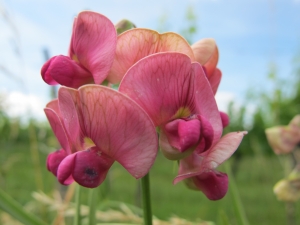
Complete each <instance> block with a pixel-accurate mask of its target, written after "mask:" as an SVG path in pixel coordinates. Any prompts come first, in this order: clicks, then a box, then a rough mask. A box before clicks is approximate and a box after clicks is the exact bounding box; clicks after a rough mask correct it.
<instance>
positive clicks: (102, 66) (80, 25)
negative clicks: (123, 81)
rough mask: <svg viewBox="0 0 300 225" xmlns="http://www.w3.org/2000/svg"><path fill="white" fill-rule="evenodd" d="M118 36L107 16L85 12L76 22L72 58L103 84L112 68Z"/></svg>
mask: <svg viewBox="0 0 300 225" xmlns="http://www.w3.org/2000/svg"><path fill="white" fill-rule="evenodd" d="M116 40H117V34H116V30H115V27H114V25H113V24H112V22H111V21H110V20H109V19H108V18H106V17H105V16H103V15H101V14H99V13H95V12H90V11H83V12H81V13H79V14H78V17H77V18H76V19H75V21H74V26H73V34H72V39H71V46H70V50H69V53H70V57H71V58H72V59H73V60H75V61H78V62H79V63H80V64H81V65H83V66H84V67H85V68H86V69H87V70H88V71H90V72H91V74H92V75H93V77H94V81H95V83H96V84H100V83H102V82H103V81H104V80H105V79H106V77H107V75H108V73H109V70H110V68H111V66H112V63H113V60H114V54H115V48H116Z"/></svg>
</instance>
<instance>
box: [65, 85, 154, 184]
mask: <svg viewBox="0 0 300 225" xmlns="http://www.w3.org/2000/svg"><path fill="white" fill-rule="evenodd" d="M64 89H66V90H70V91H72V90H71V89H68V88H64ZM78 92H79V96H80V109H81V112H80V113H78V115H79V116H80V117H81V120H82V121H83V126H84V127H83V130H84V132H85V134H84V135H85V136H86V137H88V138H90V139H91V140H92V141H93V142H94V143H95V145H96V146H97V147H98V148H99V149H101V151H103V152H104V153H105V154H107V155H108V156H109V157H111V158H112V159H114V160H116V161H118V162H119V163H120V164H121V165H122V166H123V167H124V168H125V169H127V171H128V172H129V173H131V174H132V175H133V176H134V177H135V178H141V177H143V176H145V175H146V174H147V173H148V171H149V169H150V167H151V166H152V164H153V162H154V160H155V157H156V154H157V149H158V143H157V142H158V141H157V133H156V130H155V127H154V125H153V123H152V121H151V119H150V118H149V117H148V115H147V114H146V113H145V112H144V110H143V109H141V108H140V107H139V106H138V105H137V104H136V103H135V102H133V101H132V100H131V99H129V98H127V97H126V96H124V95H123V94H121V93H120V92H117V91H115V90H113V89H110V88H107V87H104V86H99V85H86V86H83V87H81V88H79V89H78ZM78 109H79V107H78V108H77V110H78Z"/></svg>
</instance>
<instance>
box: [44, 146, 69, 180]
mask: <svg viewBox="0 0 300 225" xmlns="http://www.w3.org/2000/svg"><path fill="white" fill-rule="evenodd" d="M66 156H67V152H66V151H65V150H64V149H60V150H57V151H55V152H52V153H50V154H49V155H48V157H47V169H48V170H49V171H50V172H51V173H53V175H54V176H56V175H57V169H58V166H59V164H60V163H61V161H62V160H63V159H64V158H65V157H66Z"/></svg>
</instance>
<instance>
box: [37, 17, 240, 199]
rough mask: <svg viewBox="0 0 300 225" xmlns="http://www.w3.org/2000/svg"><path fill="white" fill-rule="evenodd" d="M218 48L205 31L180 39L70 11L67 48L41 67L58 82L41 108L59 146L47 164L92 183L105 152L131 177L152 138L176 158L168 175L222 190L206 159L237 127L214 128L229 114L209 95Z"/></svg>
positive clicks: (108, 161)
mask: <svg viewBox="0 0 300 225" xmlns="http://www.w3.org/2000/svg"><path fill="white" fill-rule="evenodd" d="M218 57H219V53H218V48H217V46H216V43H215V41H214V40H213V39H203V40H200V41H198V42H196V43H195V44H194V45H192V46H190V45H189V44H188V43H187V41H186V40H185V39H184V38H183V37H181V36H180V35H178V34H176V33H172V32H167V33H163V34H160V33H158V32H156V31H153V30H149V29H141V28H133V29H130V30H127V31H125V32H124V33H122V34H120V35H117V33H116V27H115V26H114V25H113V24H112V23H111V21H110V20H109V19H107V18H106V17H105V16H103V15H101V14H98V13H94V12H89V11H84V12H81V13H79V15H78V16H77V18H75V20H74V25H73V32H72V38H71V44H70V49H69V55H68V56H62V55H60V56H55V57H53V58H51V59H50V60H48V61H47V62H46V63H45V65H44V66H43V67H42V70H41V74H42V78H43V79H44V81H45V82H46V83H48V84H50V85H55V84H61V85H63V86H62V87H61V88H60V89H59V92H58V99H55V100H53V101H51V102H50V103H48V104H47V106H46V108H45V113H46V116H47V118H48V120H49V122H50V125H51V127H52V129H53V131H54V133H55V135H56V137H57V139H58V141H59V143H60V144H61V147H62V149H60V150H58V151H56V152H54V153H51V154H49V156H48V159H47V167H48V170H49V171H51V172H52V173H53V174H54V175H55V176H57V178H58V180H59V181H60V182H61V183H62V184H66V185H67V184H70V183H72V182H73V181H74V180H75V181H76V182H77V183H79V184H80V185H82V186H85V187H90V188H93V187H97V186H98V185H100V184H101V183H102V182H103V180H104V179H105V176H106V174H107V172H108V170H109V168H110V167H111V165H112V164H113V162H114V161H117V162H119V163H120V164H121V165H122V166H123V167H124V168H125V169H126V170H127V171H128V172H129V173H130V174H131V175H132V176H134V177H135V178H141V177H143V176H145V175H146V174H147V173H148V171H149V169H150V168H151V166H152V165H153V163H154V160H155V157H156V154H157V150H158V149H159V148H160V149H161V151H162V152H163V154H164V155H165V156H166V158H168V159H170V160H178V161H179V172H178V176H177V177H176V178H175V179H174V183H177V182H179V181H182V180H184V181H185V182H186V184H187V186H188V187H190V188H192V189H196V190H200V191H202V192H203V193H204V194H205V195H206V196H207V197H208V198H209V199H211V200H217V199H220V198H222V197H223V196H224V195H225V194H226V192H227V188H228V177H227V175H226V174H224V173H221V172H219V171H217V170H216V168H217V167H218V165H220V164H221V163H223V162H224V161H225V160H226V159H228V158H229V157H230V156H231V155H232V154H233V153H234V151H235V150H236V149H237V147H238V146H239V144H240V142H241V140H242V138H243V136H244V135H245V134H246V132H233V133H229V134H227V135H225V136H224V137H222V132H223V128H224V127H225V126H226V125H227V124H228V123H229V118H228V116H227V115H226V114H225V113H223V112H220V111H219V110H218V107H217V104H216V101H215V97H214V95H215V93H216V91H217V89H218V86H219V83H220V80H221V71H220V70H219V69H218V68H217V63H218ZM112 84H117V85H118V87H119V88H118V90H115V89H113V88H111V86H112ZM105 85H106V86H105ZM157 132H158V133H159V135H157Z"/></svg>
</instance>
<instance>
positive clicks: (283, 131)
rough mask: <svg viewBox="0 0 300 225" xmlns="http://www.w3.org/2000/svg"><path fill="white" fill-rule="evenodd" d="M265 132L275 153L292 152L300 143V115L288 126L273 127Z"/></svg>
mask: <svg viewBox="0 0 300 225" xmlns="http://www.w3.org/2000/svg"><path fill="white" fill-rule="evenodd" d="M265 132H266V135H267V139H268V142H269V144H270V146H271V147H272V149H273V151H274V152H275V154H277V155H279V154H287V153H290V152H292V151H293V150H294V149H295V147H296V146H297V145H298V144H299V143H300V115H296V116H295V117H294V118H293V119H292V120H291V122H290V123H289V125H288V126H275V127H271V128H268V129H266V131H265Z"/></svg>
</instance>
